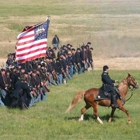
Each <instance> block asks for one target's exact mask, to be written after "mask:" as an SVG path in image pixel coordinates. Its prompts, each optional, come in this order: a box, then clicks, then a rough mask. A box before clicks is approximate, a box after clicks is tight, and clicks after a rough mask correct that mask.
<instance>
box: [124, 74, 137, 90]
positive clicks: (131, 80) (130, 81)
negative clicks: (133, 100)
mask: <svg viewBox="0 0 140 140" xmlns="http://www.w3.org/2000/svg"><path fill="white" fill-rule="evenodd" d="M126 81H127V83H128V85H129V87H130V86H132V87H133V88H139V84H138V83H137V81H136V80H135V78H134V77H133V76H132V75H130V74H129V73H128V76H127V78H126Z"/></svg>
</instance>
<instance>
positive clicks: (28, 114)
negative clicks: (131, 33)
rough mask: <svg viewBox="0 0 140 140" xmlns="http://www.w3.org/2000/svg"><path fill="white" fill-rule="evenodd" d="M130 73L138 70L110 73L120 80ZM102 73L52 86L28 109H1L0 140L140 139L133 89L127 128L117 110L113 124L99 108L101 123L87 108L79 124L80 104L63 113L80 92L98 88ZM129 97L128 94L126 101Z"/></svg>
mask: <svg viewBox="0 0 140 140" xmlns="http://www.w3.org/2000/svg"><path fill="white" fill-rule="evenodd" d="M127 72H130V73H131V74H132V75H133V76H134V77H135V78H137V77H138V76H139V71H136V70H133V71H110V76H111V77H112V79H118V80H119V81H121V80H123V79H124V78H125V77H126V76H127ZM100 74H101V71H94V72H86V73H85V74H81V75H75V76H74V78H73V79H72V80H69V81H68V84H67V85H61V86H55V87H51V92H50V93H49V94H48V95H47V100H46V101H44V102H40V103H37V104H36V106H34V107H31V108H29V109H28V110H24V111H21V110H19V109H13V110H10V109H7V108H2V107H1V108H0V130H1V131H0V140H27V139H28V140H66V139H68V140H81V139H82V140H91V139H93V140H96V139H99V140H122V139H127V140H132V139H133V140H139V134H140V129H139V128H140V121H139V116H140V111H139V107H140V102H139V98H140V95H139V92H140V90H139V89H138V90H135V91H134V95H133V97H132V98H131V99H130V100H129V101H128V102H126V104H125V107H126V108H127V109H128V110H129V112H130V116H131V120H132V124H130V125H128V124H127V121H126V115H125V114H124V113H123V112H121V111H119V110H116V112H115V117H114V120H113V122H112V123H108V122H107V119H108V117H109V114H110V111H111V109H110V108H105V107H99V116H100V118H101V119H102V120H103V122H104V124H103V125H101V124H99V123H98V122H97V121H96V120H95V119H93V118H92V116H93V112H92V109H91V108H90V109H89V110H88V111H87V112H86V114H85V118H84V119H85V120H84V121H83V122H79V121H78V118H79V117H80V110H81V108H82V107H83V106H84V105H85V103H84V101H83V102H81V103H79V104H78V105H77V106H76V108H75V109H74V110H72V111H71V113H70V114H65V111H66V109H67V107H68V106H69V103H70V102H71V101H72V98H73V96H74V95H75V93H76V92H78V91H80V90H86V89H89V88H91V87H100V86H101V80H100ZM137 82H139V83H140V79H137ZM128 97H130V91H129V92H128V96H127V98H128Z"/></svg>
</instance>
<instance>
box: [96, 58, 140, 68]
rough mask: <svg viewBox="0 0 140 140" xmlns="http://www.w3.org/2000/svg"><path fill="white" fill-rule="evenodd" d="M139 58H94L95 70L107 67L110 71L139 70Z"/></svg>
mask: <svg viewBox="0 0 140 140" xmlns="http://www.w3.org/2000/svg"><path fill="white" fill-rule="evenodd" d="M139 64H140V58H139V57H136V58H135V57H129V58H94V67H95V69H102V67H103V66H104V65H108V66H109V67H110V69H112V70H140V65H139Z"/></svg>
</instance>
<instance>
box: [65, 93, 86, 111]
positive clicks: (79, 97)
mask: <svg viewBox="0 0 140 140" xmlns="http://www.w3.org/2000/svg"><path fill="white" fill-rule="evenodd" d="M84 94H85V91H79V92H78V93H76V94H75V96H74V98H73V100H72V102H71V104H70V105H69V107H68V109H67V111H66V113H69V112H70V111H71V110H72V109H74V107H75V106H76V105H77V104H78V103H79V102H81V101H82V99H83V98H84Z"/></svg>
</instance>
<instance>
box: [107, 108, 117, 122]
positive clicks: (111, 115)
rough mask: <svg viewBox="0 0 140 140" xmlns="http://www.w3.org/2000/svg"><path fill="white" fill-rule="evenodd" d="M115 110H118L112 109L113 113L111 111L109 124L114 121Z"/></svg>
mask: <svg viewBox="0 0 140 140" xmlns="http://www.w3.org/2000/svg"><path fill="white" fill-rule="evenodd" d="M115 110H116V108H112V111H111V114H110V117H109V120H108V122H111V121H112V119H113V116H114V112H115Z"/></svg>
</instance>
